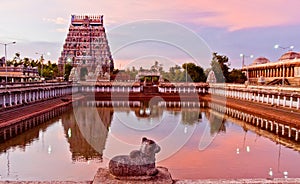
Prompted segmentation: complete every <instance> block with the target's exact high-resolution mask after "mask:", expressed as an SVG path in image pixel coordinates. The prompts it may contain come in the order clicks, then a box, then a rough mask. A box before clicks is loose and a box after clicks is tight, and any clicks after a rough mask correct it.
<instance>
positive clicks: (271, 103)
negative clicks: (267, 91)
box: [271, 95, 274, 105]
mask: <svg viewBox="0 0 300 184" xmlns="http://www.w3.org/2000/svg"><path fill="white" fill-rule="evenodd" d="M271 104H272V105H274V95H272V102H271Z"/></svg>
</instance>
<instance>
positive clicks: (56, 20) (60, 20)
mask: <svg viewBox="0 0 300 184" xmlns="http://www.w3.org/2000/svg"><path fill="white" fill-rule="evenodd" d="M43 21H45V22H52V23H54V24H58V25H62V24H67V23H68V21H67V20H66V19H64V18H62V17H56V18H43Z"/></svg>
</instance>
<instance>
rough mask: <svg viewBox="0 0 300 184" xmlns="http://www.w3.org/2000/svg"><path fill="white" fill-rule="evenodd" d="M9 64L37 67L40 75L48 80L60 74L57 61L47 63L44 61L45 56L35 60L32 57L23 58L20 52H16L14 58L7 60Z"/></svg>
mask: <svg viewBox="0 0 300 184" xmlns="http://www.w3.org/2000/svg"><path fill="white" fill-rule="evenodd" d="M7 65H8V66H12V65H13V66H15V67H20V66H23V67H37V68H38V72H39V75H40V76H41V77H43V78H45V79H46V80H49V79H54V78H55V77H57V76H58V66H57V64H55V63H53V64H52V63H51V62H50V61H48V63H47V64H45V63H44V58H42V57H41V58H40V60H34V59H30V58H27V57H25V58H21V54H20V53H16V54H15V56H14V58H13V60H11V61H7Z"/></svg>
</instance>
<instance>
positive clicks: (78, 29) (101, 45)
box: [58, 15, 114, 81]
mask: <svg viewBox="0 0 300 184" xmlns="http://www.w3.org/2000/svg"><path fill="white" fill-rule="evenodd" d="M67 64H69V65H71V66H72V67H73V68H72V70H71V72H70V76H69V80H71V81H101V80H109V79H110V72H111V71H113V69H114V62H113V59H112V55H111V52H110V48H109V45H108V41H107V38H106V34H105V28H104V26H103V15H71V25H70V27H69V31H68V34H67V38H66V39H65V43H64V45H63V51H62V52H61V56H60V57H59V60H58V66H59V70H60V74H61V76H63V77H65V75H66V69H67V68H66V65H67Z"/></svg>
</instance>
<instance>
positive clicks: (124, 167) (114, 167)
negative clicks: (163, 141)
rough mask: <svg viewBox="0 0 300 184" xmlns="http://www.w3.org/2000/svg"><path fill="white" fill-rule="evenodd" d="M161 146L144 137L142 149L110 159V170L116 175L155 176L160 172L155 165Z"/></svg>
mask: <svg viewBox="0 0 300 184" xmlns="http://www.w3.org/2000/svg"><path fill="white" fill-rule="evenodd" d="M159 151H160V147H159V146H158V145H157V144H156V143H155V142H154V141H153V140H150V139H147V138H146V137H143V138H142V145H141V148H140V150H134V151H131V152H130V154H129V155H120V156H116V157H113V158H112V159H111V160H110V161H109V172H110V173H111V174H112V175H114V176H117V177H118V176H121V177H122V176H154V175H156V174H157V173H158V170H157V169H156V167H155V154H156V153H158V152H159Z"/></svg>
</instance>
